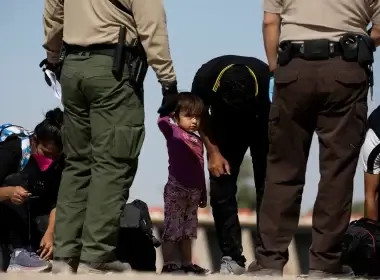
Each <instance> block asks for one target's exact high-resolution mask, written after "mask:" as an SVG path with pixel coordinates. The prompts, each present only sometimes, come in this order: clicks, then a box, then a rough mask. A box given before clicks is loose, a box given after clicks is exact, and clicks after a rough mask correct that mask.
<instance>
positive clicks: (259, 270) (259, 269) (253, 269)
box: [247, 260, 282, 276]
mask: <svg viewBox="0 0 380 280" xmlns="http://www.w3.org/2000/svg"><path fill="white" fill-rule="evenodd" d="M247 274H248V275H251V276H282V271H281V270H279V269H272V268H264V267H263V266H261V265H260V264H259V263H258V262H257V261H256V260H255V261H253V262H251V264H250V265H249V266H248V269H247Z"/></svg>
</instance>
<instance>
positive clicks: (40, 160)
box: [33, 154, 54, 172]
mask: <svg viewBox="0 0 380 280" xmlns="http://www.w3.org/2000/svg"><path fill="white" fill-rule="evenodd" d="M33 157H34V159H35V160H36V162H37V164H38V167H39V168H40V170H41V171H42V172H43V171H46V170H47V169H48V168H49V167H50V166H51V165H52V164H53V162H54V160H53V159H51V158H48V157H46V156H44V155H40V154H33Z"/></svg>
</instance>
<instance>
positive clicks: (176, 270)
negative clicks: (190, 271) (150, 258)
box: [161, 263, 184, 274]
mask: <svg viewBox="0 0 380 280" xmlns="http://www.w3.org/2000/svg"><path fill="white" fill-rule="evenodd" d="M161 273H173V274H183V273H184V271H183V270H182V268H181V267H179V266H178V265H176V264H174V263H171V264H166V265H164V266H163V267H162V270H161Z"/></svg>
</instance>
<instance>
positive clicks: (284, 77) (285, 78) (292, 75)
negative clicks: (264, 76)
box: [274, 67, 298, 84]
mask: <svg viewBox="0 0 380 280" xmlns="http://www.w3.org/2000/svg"><path fill="white" fill-rule="evenodd" d="M297 80H298V71H294V70H289V67H287V68H286V69H283V68H281V67H280V68H279V69H278V70H276V72H275V73H274V82H275V83H276V84H290V83H293V82H295V81H297Z"/></svg>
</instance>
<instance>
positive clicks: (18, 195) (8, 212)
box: [0, 108, 63, 272]
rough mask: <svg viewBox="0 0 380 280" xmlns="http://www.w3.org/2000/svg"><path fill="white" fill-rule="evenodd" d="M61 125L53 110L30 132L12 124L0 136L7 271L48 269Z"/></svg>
mask: <svg viewBox="0 0 380 280" xmlns="http://www.w3.org/2000/svg"><path fill="white" fill-rule="evenodd" d="M62 121H63V112H62V111H61V110H60V109H59V108H57V109H54V110H52V111H49V112H48V113H47V114H46V116H45V119H44V120H43V121H42V122H41V123H39V124H38V125H37V126H36V128H35V129H34V131H33V132H27V131H25V130H24V129H22V128H20V127H17V126H9V127H6V126H5V127H3V130H2V131H1V132H0V136H2V139H1V140H3V141H2V142H1V143H0V185H1V187H0V201H1V202H0V206H1V212H0V213H1V218H0V219H1V221H0V223H1V224H2V226H1V231H2V235H3V239H4V241H3V242H2V243H6V244H7V245H8V246H6V247H9V248H10V249H11V254H10V255H11V258H10V263H9V267H8V269H7V271H8V272H12V271H37V272H42V271H47V270H50V269H51V264H50V262H49V259H50V258H51V257H52V254H53V229H54V221H55V204H56V201H57V195H58V189H59V183H60V179H61V174H62V169H63V156H62V140H61V126H62ZM4 135H6V136H4Z"/></svg>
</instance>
